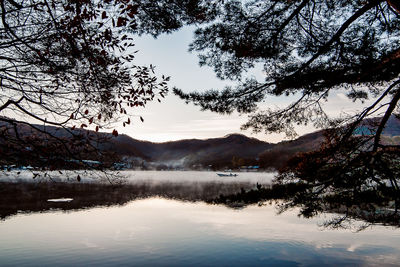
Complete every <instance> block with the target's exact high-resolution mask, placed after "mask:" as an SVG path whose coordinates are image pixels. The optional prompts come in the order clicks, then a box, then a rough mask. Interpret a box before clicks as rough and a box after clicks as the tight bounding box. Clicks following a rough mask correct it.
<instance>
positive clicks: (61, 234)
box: [0, 197, 400, 266]
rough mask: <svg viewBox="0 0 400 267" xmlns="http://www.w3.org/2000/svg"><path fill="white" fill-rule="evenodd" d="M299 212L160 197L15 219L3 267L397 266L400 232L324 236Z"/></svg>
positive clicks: (6, 228) (5, 239) (2, 226)
mask: <svg viewBox="0 0 400 267" xmlns="http://www.w3.org/2000/svg"><path fill="white" fill-rule="evenodd" d="M297 212H298V211H297V210H293V211H290V212H287V213H284V214H282V215H280V216H275V209H274V208H273V207H272V206H262V207H258V206H248V207H246V208H244V209H242V210H234V209H230V208H227V207H225V206H218V205H207V204H205V203H203V202H195V203H193V202H182V201H177V200H168V199H164V198H159V197H152V198H147V199H140V200H135V201H132V202H129V203H127V204H126V205H124V206H114V207H110V208H104V207H97V208H92V209H88V210H79V211H75V212H70V213H64V212H62V211H51V212H46V213H34V214H20V215H18V216H13V217H10V218H9V219H8V220H5V221H3V222H1V223H0V236H1V242H0V262H1V265H4V266H7V265H10V266H11V265H13V266H17V265H24V264H27V265H41V266H43V265H44V266H46V265H68V266H79V265H81V266H82V265H99V266H107V265H108V266H110V265H139V266H142V265H147V266H149V265H150V266H154V265H157V266H160V265H161V266H189V265H196V266H211V265H212V266H215V265H217V266H220V265H224V266H243V265H245V266H265V265H267V266H274V265H275V266H276V265H279V266H298V265H314V266H315V265H328V266H329V265H332V266H337V265H347V266H349V265H380V266H382V265H397V264H398V262H400V253H399V252H400V249H399V248H400V233H399V231H393V229H391V228H388V227H374V228H369V229H366V230H365V231H363V232H361V233H356V234H355V233H352V232H349V231H339V230H335V231H329V230H322V229H320V228H318V227H317V226H316V225H317V224H318V222H319V221H320V220H323V219H324V218H319V219H312V220H305V219H301V218H298V217H297V216H296V214H297Z"/></svg>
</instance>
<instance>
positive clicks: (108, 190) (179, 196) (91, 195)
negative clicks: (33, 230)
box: [0, 181, 254, 220]
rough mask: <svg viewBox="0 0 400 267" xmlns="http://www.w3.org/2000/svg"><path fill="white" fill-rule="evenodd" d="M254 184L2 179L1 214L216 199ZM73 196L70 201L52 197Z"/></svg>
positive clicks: (211, 200) (0, 187)
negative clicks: (163, 200) (155, 199)
mask: <svg viewBox="0 0 400 267" xmlns="http://www.w3.org/2000/svg"><path fill="white" fill-rule="evenodd" d="M252 188H254V184H253V183H250V182H236V183H234V182H232V183H222V182H166V181H163V182H154V181H149V182H146V181H143V182H136V183H128V184H122V185H111V184H107V183H72V182H69V183H68V182H20V183H12V182H1V183H0V218H1V219H2V220H5V219H7V218H8V217H10V216H13V215H17V214H20V213H33V212H45V211H49V210H53V209H59V210H64V211H69V210H79V209H88V208H93V207H98V206H114V205H124V204H126V203H128V202H130V201H133V200H135V199H143V198H149V197H157V196H158V197H162V198H167V199H175V200H181V201H191V202H196V201H204V202H213V201H214V199H217V198H219V197H220V196H222V195H231V194H235V193H238V192H244V191H247V190H251V189H252ZM60 198H72V199H73V200H72V201H70V202H49V201H48V200H49V199H60Z"/></svg>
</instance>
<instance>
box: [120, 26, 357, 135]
mask: <svg viewBox="0 0 400 267" xmlns="http://www.w3.org/2000/svg"><path fill="white" fill-rule="evenodd" d="M192 37H193V28H190V27H186V28H184V29H182V30H180V31H177V32H175V33H172V34H168V35H167V34H164V35H161V36H159V37H158V38H157V39H154V38H153V37H151V36H142V37H137V38H136V39H135V40H134V42H135V44H136V46H135V47H134V49H135V50H139V52H138V53H136V54H135V60H136V61H135V64H136V65H147V66H148V65H149V64H152V65H154V66H156V73H159V74H164V75H167V76H171V81H170V83H169V86H170V88H172V87H178V88H180V89H182V90H183V91H184V92H191V91H205V90H207V89H222V88H223V87H224V86H226V85H230V84H231V85H232V84H234V83H233V82H231V81H222V80H219V79H218V78H217V77H216V75H215V73H214V72H213V70H212V68H210V67H200V66H199V64H198V58H197V55H196V54H193V53H190V52H188V45H189V44H190V42H191V40H192ZM246 75H248V76H254V77H256V78H258V79H259V80H262V79H263V75H262V70H261V69H256V70H253V71H251V72H249V73H247V74H246ZM293 101H294V98H290V97H280V98H278V97H271V98H268V99H266V101H265V103H264V105H266V106H269V107H282V106H283V105H287V104H289V103H291V102H293ZM359 106H360V105H358V104H357V103H353V102H351V101H350V100H348V99H347V98H346V96H345V93H344V92H342V91H340V90H339V91H337V92H335V93H334V94H332V95H331V96H330V98H329V101H328V103H327V104H326V105H325V110H326V111H327V113H328V114H330V115H338V114H340V113H341V112H346V113H349V112H353V111H356V110H357V109H358V108H359ZM135 116H136V117H135ZM139 116H142V117H143V118H144V122H143V123H142V122H141V121H140V119H139ZM246 121H247V116H246V115H239V114H237V113H233V114H230V115H220V114H217V113H213V112H210V111H201V110H200V108H199V107H197V106H194V105H193V104H185V103H184V101H182V100H180V99H179V98H178V97H176V96H175V95H173V94H172V92H170V93H169V94H168V96H167V97H166V98H165V99H163V100H162V102H161V103H158V102H157V101H154V102H151V103H149V104H148V105H147V106H146V107H145V108H144V109H138V110H134V117H133V124H131V125H129V126H127V127H122V126H119V125H117V126H116V129H117V130H118V132H119V133H122V134H127V135H129V136H131V137H132V138H135V139H140V140H147V141H152V142H165V141H174V140H180V139H193V138H195V139H207V138H217V137H223V136H225V135H228V134H232V133H241V134H245V135H247V136H250V137H254V138H258V139H260V140H263V141H267V142H272V143H277V142H279V141H281V140H283V139H284V138H285V136H284V135H283V134H265V133H258V134H253V133H252V132H251V130H247V131H242V130H240V126H241V125H242V124H243V123H245V122H246ZM315 130H316V129H315V128H313V127H311V126H308V127H304V126H302V127H298V128H297V132H298V134H299V135H302V134H305V133H309V132H313V131H315Z"/></svg>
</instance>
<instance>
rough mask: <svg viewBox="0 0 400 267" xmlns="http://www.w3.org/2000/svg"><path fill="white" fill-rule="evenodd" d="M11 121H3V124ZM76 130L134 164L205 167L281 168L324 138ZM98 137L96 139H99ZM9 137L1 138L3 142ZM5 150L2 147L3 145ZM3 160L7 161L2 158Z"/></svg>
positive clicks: (391, 129) (396, 124) (397, 131)
mask: <svg viewBox="0 0 400 267" xmlns="http://www.w3.org/2000/svg"><path fill="white" fill-rule="evenodd" d="M377 121H378V120H377V119H369V120H366V122H365V123H364V124H363V125H362V126H361V127H359V128H358V129H357V130H356V132H355V134H360V135H361V134H364V135H365V134H371V133H373V131H374V124H376V122H377ZM35 126H36V127H37V128H38V129H39V130H45V131H47V132H50V133H51V134H52V135H54V136H57V137H60V138H63V139H68V138H71V135H70V134H69V133H68V131H66V130H65V129H61V128H57V127H53V126H46V127H44V126H40V125H35ZM4 127H7V124H5V123H0V128H4ZM18 131H19V132H20V135H21V136H33V135H36V136H38V137H39V138H43V139H45V138H46V135H44V134H43V133H40V131H32V130H31V129H30V128H29V127H28V126H25V125H19V126H18ZM73 132H74V133H75V134H82V135H88V136H91V137H96V138H100V139H102V140H103V141H102V142H93V145H95V146H96V147H98V148H99V149H100V150H102V151H107V152H111V153H113V154H117V155H119V156H120V157H122V158H124V159H125V161H127V162H128V163H130V164H131V166H132V167H141V168H146V167H148V168H154V167H156V168H157V167H159V168H174V167H185V168H202V167H207V168H208V167H209V166H210V165H212V168H215V169H221V168H226V167H228V168H238V167H240V166H243V165H259V166H260V167H261V168H280V167H282V166H283V165H284V164H285V163H286V162H287V160H288V159H289V158H291V157H292V156H293V155H295V154H296V153H299V152H308V151H312V150H315V149H318V148H319V146H320V144H321V143H322V142H323V131H317V132H314V133H310V134H306V135H303V136H301V137H299V138H297V139H295V140H292V141H283V142H280V143H278V144H271V143H267V142H263V141H260V140H258V139H255V138H249V137H247V136H245V135H241V134H231V135H227V136H225V137H221V138H211V139H205V140H198V139H188V140H179V141H173V142H164V143H153V142H149V141H141V140H136V139H133V138H131V137H129V136H127V135H124V134H122V135H119V136H117V137H115V136H113V135H112V134H110V133H96V132H93V131H86V130H82V129H76V130H73ZM383 135H384V137H383V138H382V139H383V142H385V143H388V144H399V143H400V120H399V119H397V118H395V117H391V118H390V120H389V121H388V124H387V127H386V128H385V130H384V132H383ZM96 138H94V139H96ZM6 143H7V140H5V139H1V138H0V145H2V144H3V145H4V144H6ZM0 151H1V149H0ZM0 160H3V161H5V160H4V159H2V158H1V156H0Z"/></svg>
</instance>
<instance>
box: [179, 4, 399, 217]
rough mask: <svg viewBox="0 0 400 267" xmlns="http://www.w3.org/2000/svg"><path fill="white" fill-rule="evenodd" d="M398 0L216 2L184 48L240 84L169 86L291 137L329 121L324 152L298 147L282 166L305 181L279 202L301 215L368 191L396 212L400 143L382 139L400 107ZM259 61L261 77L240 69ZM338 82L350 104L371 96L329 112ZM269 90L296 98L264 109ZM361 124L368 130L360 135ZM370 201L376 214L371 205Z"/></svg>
mask: <svg viewBox="0 0 400 267" xmlns="http://www.w3.org/2000/svg"><path fill="white" fill-rule="evenodd" d="M399 6H400V4H399V1H384V0H369V1H339V0H331V1H310V0H301V1H258V0H255V1H223V3H222V2H220V3H219V5H218V8H219V9H218V11H217V12H216V14H217V15H216V16H215V19H214V20H213V21H212V22H210V23H208V24H206V25H204V26H202V27H199V28H198V29H197V30H196V31H195V37H194V41H193V42H192V44H191V45H190V50H191V51H195V52H198V53H199V59H200V64H201V65H207V66H210V67H213V68H214V70H215V72H216V74H217V76H218V77H220V78H221V79H231V80H236V81H237V83H238V84H237V86H236V87H227V88H225V89H224V90H221V91H217V90H209V91H206V92H204V93H199V92H193V93H184V92H183V91H182V90H179V89H174V92H175V94H177V95H178V96H180V97H181V98H182V99H184V100H185V101H187V102H192V103H194V104H196V105H199V106H200V107H201V108H202V109H204V110H211V111H215V112H219V113H231V112H233V111H235V110H236V111H237V112H239V113H249V114H250V115H249V121H248V122H247V123H245V124H244V125H243V128H244V129H248V128H251V129H253V130H254V131H255V132H260V131H265V132H266V133H271V132H277V133H285V134H286V135H287V136H289V137H293V136H295V127H296V126H297V125H307V124H312V125H314V126H315V127H317V128H324V129H330V130H329V131H327V132H326V141H325V143H324V144H323V146H322V147H321V150H320V151H317V152H313V153H308V154H302V155H300V156H298V157H297V158H296V159H294V160H293V161H292V162H291V164H289V166H288V167H287V168H285V169H283V170H281V173H280V175H279V177H278V179H277V181H278V182H279V183H280V184H295V183H303V184H304V187H299V188H301V190H299V191H298V192H295V193H293V192H292V193H293V194H292V197H291V198H290V199H287V202H286V205H284V206H286V207H291V206H293V205H301V206H303V207H304V209H303V211H302V213H303V215H306V216H309V215H314V214H316V213H318V212H320V211H321V210H324V207H327V206H328V205H331V204H332V202H333V201H334V200H335V201H336V204H338V205H339V204H345V203H347V205H345V206H346V207H348V208H350V207H353V206H352V205H355V206H358V207H360V206H363V208H365V207H366V206H368V205H364V204H366V203H367V202H368V198H359V197H358V196H360V195H362V194H364V193H365V192H374V194H376V197H377V198H378V199H379V201H376V203H377V204H385V206H387V207H392V208H393V211H392V210H391V209H390V212H389V210H386V211H385V214H386V213H394V214H398V209H399V204H400V191H399V186H398V184H399V176H400V170H399V168H398V163H399V162H400V149H399V147H398V146H396V145H393V144H391V145H388V144H385V142H383V141H382V138H381V137H382V132H383V130H384V128H385V126H386V124H387V122H388V121H389V120H390V119H393V116H396V115H397V114H398V113H399V100H400V80H399V70H400V39H399V33H400V27H399V25H400V13H399ZM257 65H262V66H263V70H264V73H265V80H264V81H258V80H256V79H255V78H246V77H245V75H244V74H245V73H246V72H247V71H248V70H249V69H251V68H253V67H255V66H257ZM338 89H345V90H346V91H347V97H348V98H349V99H351V100H353V101H354V102H364V101H365V100H367V99H373V101H372V104H370V105H369V106H367V107H365V108H363V109H362V110H360V111H359V112H358V113H355V114H351V115H348V116H343V115H342V116H341V117H340V119H339V118H333V117H330V116H328V115H327V113H326V112H325V110H324V109H323V105H322V104H323V103H324V102H325V101H328V98H329V95H330V94H332V93H334V92H335V90H338ZM268 96H292V97H296V100H295V101H294V102H293V103H291V104H290V105H288V106H286V107H284V108H277V109H274V108H267V109H266V110H262V111H260V110H259V108H258V104H259V103H261V102H263V101H265V102H268ZM372 117H375V119H369V120H368V118H372ZM360 128H368V129H369V130H368V133H361V134H360ZM304 188H306V189H304ZM363 196H364V195H363ZM380 197H382V198H380ZM360 199H362V201H364V202H363V203H357V201H358V200H360ZM360 201H361V200H360ZM365 201H366V202H365ZM350 203H351V205H350ZM369 207H370V212H371V214H375V213H374V212H375V209H376V206H374V205H372V204H371V205H370V206H369ZM397 218H398V217H397ZM397 220H398V219H397Z"/></svg>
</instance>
